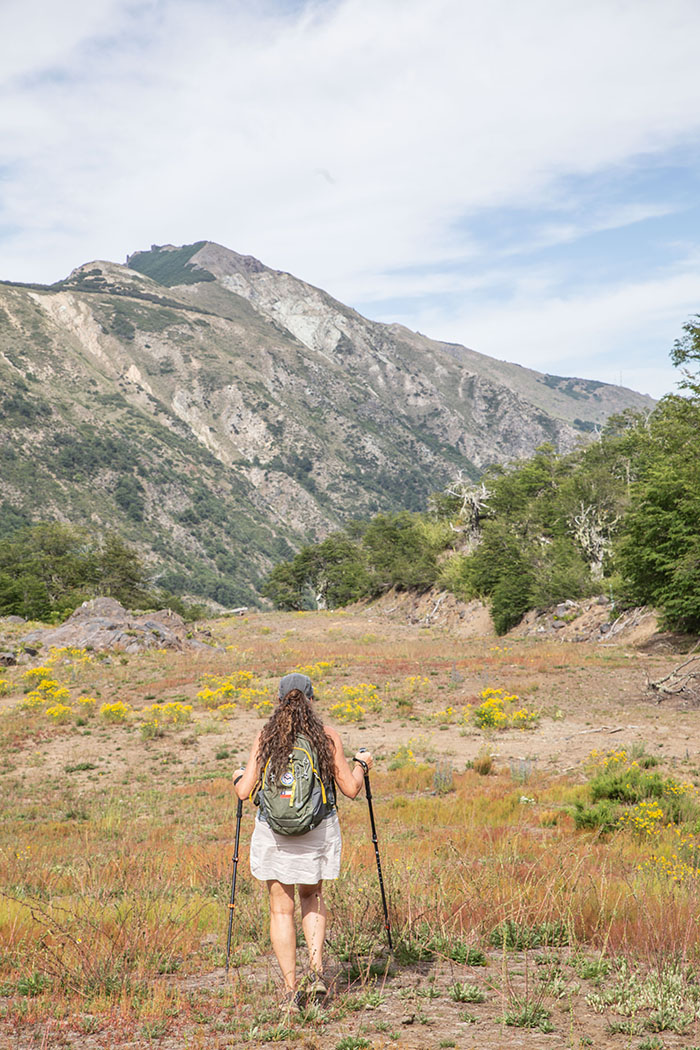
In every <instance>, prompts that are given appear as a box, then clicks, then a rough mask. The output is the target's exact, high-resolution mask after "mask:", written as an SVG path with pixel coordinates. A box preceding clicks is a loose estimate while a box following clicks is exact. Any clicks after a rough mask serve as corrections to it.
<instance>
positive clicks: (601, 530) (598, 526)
mask: <svg viewBox="0 0 700 1050" xmlns="http://www.w3.org/2000/svg"><path fill="white" fill-rule="evenodd" d="M698 320H699V318H697V317H696V318H695V319H693V320H691V321H689V322H688V323H687V324H686V325H685V326H684V334H683V337H682V338H681V339H679V340H678V341H677V342H676V343H675V345H674V347H673V351H672V354H671V356H672V360H673V363H674V364H675V365H676V366H677V367H678V368H679V369H680V375H681V379H680V382H679V387H680V389H681V391H682V392H681V393H679V394H669V395H667V396H666V397H664V398H663V399H662V400H661V401H660V402H659V403H658V404H657V406H656V408H655V409H654V410H653V411H652V412H651V413H648V414H644V413H636V412H629V411H628V412H625V413H622V414H620V415H617V416H614V417H612V418H611V419H610V420H609V421H608V423H607V425H606V426H605V428H604V429H603V430H602V432H601V433H600V434H599V435H598V436H597V439H596V440H594V441H593V442H591V443H588V444H585V445H583V444H582V445H581V447H580V448H578V449H576V450H575V451H573V452H570V453H567V454H558V453H557V452H556V451H555V449H554V448H553V447H552V446H551V445H542V446H540V448H539V449H538V450H537V451H536V453H535V455H534V456H532V457H531V458H530V459H528V460H526V461H519V462H516V463H511V464H507V465H501V464H496V465H494V466H492V467H491V468H490V469H488V470H487V471H486V472H485V474H484V475H483V477H482V479H481V480H480V482H479V483H477V484H474V483H473V482H471V481H467V480H463V479H461V478H458V479H456V480H455V481H454V483H452V484H450V485H448V486H447V487H446V489H445V490H444V491H442V492H440V493H437V494H435V495H434V496H433V497H432V498H431V499H430V501H429V505H428V507H427V508H426V510H425V511H424V512H422V513H409V512H402V513H398V514H379V515H376V516H375V517H374V518H372V519H371V520H370V521H367V522H351V523H350V524H348V525H347V526H346V527H345V528H343V529H342V530H340V531H338V532H336V533H334V534H333V535H331V536H329V537H328V538H326V539H325V540H323V542H321V543H319V544H315V545H310V546H306V547H304V548H303V549H302V550H300V551H299V552H298V553H297V554H296V555H295V557H294V558H292V559H291V560H289V561H285V562H282V563H280V564H278V565H277V566H275V567H274V568H273V570H272V571H271V572H270V574H269V575H268V577H267V579H266V581H265V583H264V586H263V594H264V595H265V596H266V597H268V598H269V599H271V600H272V601H273V603H274V604H275V605H276V606H277V607H278V608H280V609H309V608H314V607H322V608H324V607H325V608H336V607H338V606H342V605H346V604H348V603H350V602H353V601H357V600H359V599H362V598H373V597H378V596H379V595H381V594H383V593H385V592H386V591H388V590H389V589H391V588H393V587H395V588H397V589H399V590H405V589H416V590H419V591H420V590H427V589H429V588H431V587H438V588H442V589H446V590H449V591H451V592H452V593H454V594H456V595H457V596H458V597H460V598H463V599H465V600H469V599H472V598H481V599H483V600H485V601H486V602H487V603H488V605H489V608H490V610H491V615H492V618H493V622H494V626H495V628H496V630H497V631H498V632H499V633H501V634H502V633H504V632H506V631H508V630H509V629H510V628H511V627H513V626H514V625H515V624H517V623H518V622H519V621H520V620H521V618H522V617H523V616H524V614H525V613H526V612H527V611H528V610H530V609H539V608H546V607H547V606H550V605H553V604H555V603H557V602H560V601H563V600H565V599H578V598H584V597H587V596H590V595H593V594H601V593H604V594H606V595H607V596H609V597H610V598H611V599H612V601H613V603H614V607H615V608H616V609H624V608H627V607H630V606H634V605H650V606H654V607H656V608H657V609H658V610H659V611H660V613H661V615H662V619H663V622H664V624H665V626H667V627H668V628H672V629H676V630H681V631H688V632H693V631H698V630H700V524H699V523H700V465H699V462H698V448H699V445H698V440H699V438H700V375H699V374H698V365H699V363H700V324H698V323H697V322H698Z"/></svg>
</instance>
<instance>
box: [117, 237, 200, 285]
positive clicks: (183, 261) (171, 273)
mask: <svg viewBox="0 0 700 1050" xmlns="http://www.w3.org/2000/svg"><path fill="white" fill-rule="evenodd" d="M205 244H206V241H197V243H196V244H185V245H183V247H182V248H161V247H159V246H158V245H154V246H153V247H152V248H151V250H150V252H137V253H136V254H135V255H132V257H131V258H130V259H129V266H130V267H131V269H132V270H138V272H139V273H144V274H145V275H146V277H151V278H152V279H153V280H154V281H157V282H158V284H163V285H165V286H166V288H171V287H172V286H173V285H176V284H199V283H200V282H201V281H214V280H216V278H215V277H214V275H213V274H211V273H209V271H208V270H202V269H198V268H197V267H196V266H193V265H192V263H191V262H190V259H191V258H192V256H193V255H195V253H196V252H198V251H199V249H200V248H203V247H204V245H205Z"/></svg>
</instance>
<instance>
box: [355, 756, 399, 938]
mask: <svg viewBox="0 0 700 1050" xmlns="http://www.w3.org/2000/svg"><path fill="white" fill-rule="evenodd" d="M366 750H367V748H366V747H361V748H360V749H359V753H360V754H362V752H363V751H366ZM355 761H356V762H359V763H360V765H361V766H362V768H363V769H364V771H365V795H366V796H367V805H368V807H369V822H370V824H371V826H372V842H373V844H374V855H375V857H376V858H377V875H378V876H379V889H380V891H381V894H382V907H383V908H384V929H385V930H386V937H387V940H388V942H389V951H390V952H393V950H394V945H393V944H392V943H391V923H390V922H389V909H388V908H387V906H386V894H385V892H384V879H383V878H382V862H381V861H380V859H379V843H378V842H377V828H376V825H375V823H374V810H373V808H372V789H371V787H370V786H369V766H368V765H367V763H366V762H363V761H362V759H361V758H356V759H355Z"/></svg>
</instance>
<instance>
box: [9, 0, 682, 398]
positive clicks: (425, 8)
mask: <svg viewBox="0 0 700 1050" xmlns="http://www.w3.org/2000/svg"><path fill="white" fill-rule="evenodd" d="M699 35H700V4H698V2H697V0H527V2H526V3H523V2H522V0H489V2H488V3H484V2H483V0H255V2H252V0H248V2H242V0H89V2H88V0H61V3H60V4H57V3H56V2H55V0H2V3H0V279H3V280H15V281H40V282H47V283H50V282H52V281H55V280H58V279H60V278H62V277H64V276H66V275H67V274H68V273H69V272H70V271H71V270H72V269H73V268H74V267H75V266H78V265H80V264H81V263H84V262H88V261H91V260H93V259H110V260H112V261H115V262H124V261H125V258H126V255H127V253H130V252H133V251H137V250H140V249H144V248H148V247H149V246H150V245H151V244H167V243H172V244H186V243H192V242H193V241H198V240H204V239H207V240H213V241H217V242H218V243H220V244H224V245H225V246H226V247H228V248H233V249H234V250H236V251H238V252H242V253H244V254H250V255H254V256H256V257H257V258H259V259H261V260H262V261H263V262H264V263H266V264H267V265H268V266H271V267H273V268H275V269H280V270H287V271H289V272H291V273H293V274H295V275H296V276H297V277H301V278H303V279H304V280H307V281H309V282H311V283H312V284H316V285H318V286H320V287H322V288H324V289H326V290H327V291H329V292H330V293H331V294H332V295H334V296H336V297H337V298H338V299H340V300H342V301H343V302H346V303H348V304H349V305H351V306H354V307H355V308H356V309H358V310H359V311H360V312H361V313H363V314H364V315H365V316H367V317H370V318H372V319H374V320H379V321H387V322H392V321H398V322H400V323H402V324H405V325H407V326H408V327H410V328H412V329H415V330H418V331H421V332H423V333H425V334H426V335H430V336H432V337H434V338H437V339H444V340H447V341H450V342H458V343H463V344H465V345H467V346H470V347H472V348H473V349H475V350H479V351H481V352H482V353H485V354H489V355H491V356H493V357H497V358H501V359H504V360H508V361H515V362H518V363H519V364H523V365H526V366H528V367H530V368H535V369H538V370H539V371H541V372H547V373H551V374H557V375H575V376H581V377H584V378H591V379H600V380H605V381H607V382H611V383H622V384H623V385H624V386H628V387H632V388H633V389H635V390H639V391H641V392H643V393H649V394H652V395H653V396H655V397H660V396H662V395H663V394H664V393H668V392H670V391H673V390H674V389H675V388H676V384H677V382H678V380H679V379H680V376H679V374H678V372H677V370H675V369H674V368H673V367H672V365H671V363H670V360H669V352H670V350H671V347H672V345H673V342H674V340H675V339H677V338H678V337H679V336H681V335H682V326H683V324H684V323H685V322H687V321H688V320H689V319H690V318H691V317H693V316H694V315H695V314H697V313H698V312H700V192H699V191H700V66H699V65H698V61H697V40H698V38H699Z"/></svg>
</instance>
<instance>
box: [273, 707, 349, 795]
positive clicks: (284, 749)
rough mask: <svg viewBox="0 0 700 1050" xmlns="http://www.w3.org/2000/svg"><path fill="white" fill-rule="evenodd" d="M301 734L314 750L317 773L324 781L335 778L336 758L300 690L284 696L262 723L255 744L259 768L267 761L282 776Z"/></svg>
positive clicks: (323, 730)
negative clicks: (256, 745)
mask: <svg viewBox="0 0 700 1050" xmlns="http://www.w3.org/2000/svg"><path fill="white" fill-rule="evenodd" d="M300 733H301V734H302V735H303V736H305V737H306V739H307V740H308V741H309V743H310V744H312V745H313V747H314V748H315V750H316V754H317V755H318V765H319V770H318V772H319V775H320V777H321V780H322V781H323V783H324V784H326V785H328V784H330V783H331V782H332V781H333V779H334V777H335V760H334V754H333V745H332V744H331V742H330V740H329V738H328V736H327V735H326V731H325V729H324V728H323V722H322V721H321V719H320V718H319V717H318V716H317V715H316V712H315V711H314V709H313V707H312V706H311V704H310V702H309V701H308V700H307V698H306V697H305V696H304V694H303V693H302V691H301V690H300V689H292V690H291V692H289V693H287V695H286V696H283V697H282V698H281V699H280V701H279V703H278V704H277V707H276V708H275V710H274V711H273V713H272V715H271V716H270V718H269V719H268V720H267V722H266V723H265V725H264V726H263V730H262V733H261V734H260V742H259V744H258V755H257V758H258V767H259V769H260V770H261V771H262V770H263V769H264V768H265V766H266V765H267V762H268V760H269V762H270V772H271V773H272V774H273V775H274V776H281V774H282V773H284V771H285V769H286V768H287V765H288V763H289V754H290V752H291V750H292V748H293V747H294V743H295V741H296V738H297V736H299V734H300Z"/></svg>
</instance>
